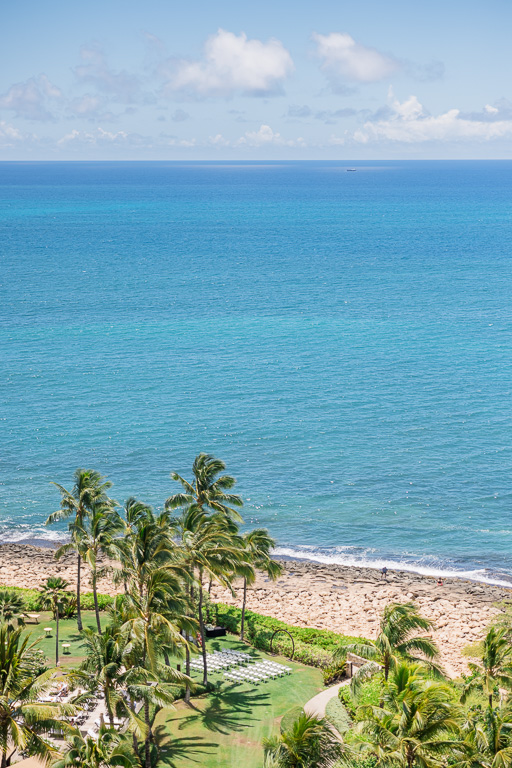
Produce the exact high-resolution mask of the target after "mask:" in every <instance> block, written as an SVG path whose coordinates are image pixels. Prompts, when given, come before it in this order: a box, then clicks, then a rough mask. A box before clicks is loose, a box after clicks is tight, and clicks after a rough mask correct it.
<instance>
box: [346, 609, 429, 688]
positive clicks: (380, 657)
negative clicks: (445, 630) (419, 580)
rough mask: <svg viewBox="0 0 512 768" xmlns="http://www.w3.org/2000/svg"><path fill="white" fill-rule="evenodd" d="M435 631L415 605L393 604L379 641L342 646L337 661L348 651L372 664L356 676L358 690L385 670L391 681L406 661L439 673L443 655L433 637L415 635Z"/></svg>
mask: <svg viewBox="0 0 512 768" xmlns="http://www.w3.org/2000/svg"><path fill="white" fill-rule="evenodd" d="M432 628H433V623H432V622H431V621H430V620H429V619H426V618H424V617H423V616H421V615H420V614H419V613H418V611H417V609H416V606H415V605H414V604H413V603H390V604H389V605H387V606H386V607H385V608H384V612H383V614H382V618H381V621H380V632H379V634H378V636H377V638H376V639H375V640H366V639H365V640H360V641H358V642H356V643H351V644H350V645H344V646H339V647H338V648H337V649H336V651H335V652H334V658H335V659H336V660H337V661H341V660H343V659H344V658H345V654H346V652H347V651H348V652H350V653H356V654H358V655H359V656H362V657H363V659H367V660H368V662H369V663H368V664H365V665H364V666H363V667H361V668H360V670H359V671H358V672H357V673H356V674H355V675H354V679H353V686H354V688H355V687H357V685H358V683H359V682H361V680H363V679H364V678H365V677H367V676H368V675H371V674H375V673H376V672H378V671H380V670H381V668H382V670H383V672H384V679H385V680H386V681H387V679H388V677H389V672H390V670H391V669H393V668H395V667H396V666H397V665H398V664H399V662H400V660H404V659H405V660H406V661H410V662H420V663H423V664H426V665H428V666H429V668H430V669H431V670H433V671H434V672H437V673H439V668H438V667H437V666H436V664H435V659H436V658H437V657H438V656H439V650H438V647H437V645H436V643H435V642H434V641H433V640H432V639H431V638H430V637H423V636H418V635H415V634H414V633H415V632H416V631H417V630H429V629H432ZM418 653H419V654H420V655H419V656H418Z"/></svg>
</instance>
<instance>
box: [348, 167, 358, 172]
mask: <svg viewBox="0 0 512 768" xmlns="http://www.w3.org/2000/svg"><path fill="white" fill-rule="evenodd" d="M350 171H352V172H353V171H357V168H347V173H349V172H350Z"/></svg>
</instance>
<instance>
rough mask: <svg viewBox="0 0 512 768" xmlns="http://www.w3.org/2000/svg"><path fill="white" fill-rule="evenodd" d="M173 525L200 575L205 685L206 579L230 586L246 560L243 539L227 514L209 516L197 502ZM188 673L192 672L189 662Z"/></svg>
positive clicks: (194, 573) (188, 562) (193, 573)
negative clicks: (233, 577) (204, 615)
mask: <svg viewBox="0 0 512 768" xmlns="http://www.w3.org/2000/svg"><path fill="white" fill-rule="evenodd" d="M173 526H174V530H175V531H176V534H177V536H178V541H179V545H180V549H181V553H182V558H183V565H184V567H185V568H186V569H187V571H188V574H189V576H190V578H191V579H195V578H196V577H197V587H198V593H199V601H198V618H199V631H200V635H201V650H202V654H203V685H206V684H207V682H208V663H207V657H206V633H205V628H204V618H203V596H204V585H203V582H204V579H205V578H211V579H213V580H214V581H217V582H218V583H219V584H222V585H223V586H224V587H226V588H229V589H231V584H230V578H231V576H232V575H233V574H234V573H235V572H236V571H237V569H238V570H240V569H241V568H242V564H243V563H244V560H243V556H244V553H243V547H242V541H241V539H240V537H239V536H238V535H237V534H236V533H234V532H233V531H234V530H235V531H236V530H237V529H236V526H235V525H234V524H233V522H232V521H230V520H229V519H228V518H226V517H225V516H224V515H222V516H221V515H220V514H214V515H208V514H206V513H205V512H204V511H203V509H202V508H201V507H199V506H197V505H191V506H189V507H188V508H187V509H186V510H185V512H184V513H183V515H181V517H179V518H176V519H174V521H173ZM246 565H247V563H246ZM187 674H189V667H188V665H187Z"/></svg>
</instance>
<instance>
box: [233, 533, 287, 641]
mask: <svg viewBox="0 0 512 768" xmlns="http://www.w3.org/2000/svg"><path fill="white" fill-rule="evenodd" d="M242 542H243V549H244V560H245V561H247V563H244V568H243V571H242V574H241V575H242V577H243V582H244V596H243V603H242V618H241V623H240V640H243V639H244V626H245V606H246V603H247V587H248V586H250V585H252V584H254V582H255V580H256V574H255V570H254V569H256V570H257V571H262V572H263V573H266V574H267V576H268V577H269V579H272V581H275V579H277V578H278V576H280V575H281V573H282V572H283V567H282V565H280V563H278V562H276V561H275V560H272V558H271V556H270V553H271V551H272V550H273V549H274V547H275V545H276V543H275V541H274V539H273V538H272V537H271V536H270V535H269V533H268V531H267V530H266V529H265V528H255V529H254V530H253V531H249V532H248V533H244V534H243V535H242ZM247 565H249V566H251V567H249V568H248V567H247Z"/></svg>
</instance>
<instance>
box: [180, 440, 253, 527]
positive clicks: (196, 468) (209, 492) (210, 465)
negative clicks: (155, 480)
mask: <svg viewBox="0 0 512 768" xmlns="http://www.w3.org/2000/svg"><path fill="white" fill-rule="evenodd" d="M225 469H226V465H225V464H224V462H223V461H221V460H220V459H216V458H214V457H213V456H210V455H209V454H208V453H200V454H199V455H198V456H196V458H195V459H194V464H193V465H192V474H193V476H194V479H193V481H192V483H189V482H188V481H187V480H185V479H184V478H183V477H181V475H178V473H177V472H171V478H172V480H175V481H176V482H178V483H181V485H182V486H183V490H184V493H183V492H182V493H176V494H174V496H170V497H169V498H168V499H167V501H166V502H165V508H166V509H168V510H173V509H178V508H188V507H190V506H196V507H199V508H200V509H203V510H205V511H211V512H217V513H219V514H220V515H223V516H224V517H226V518H228V519H230V520H237V521H241V519H242V518H241V517H240V513H239V512H238V511H237V510H236V509H233V507H242V506H243V501H242V499H241V497H240V496H237V495H235V494H233V493H227V491H230V490H231V488H233V487H234V485H235V483H236V480H235V478H234V477H231V476H230V475H224V474H221V473H222V472H224V471H225Z"/></svg>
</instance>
